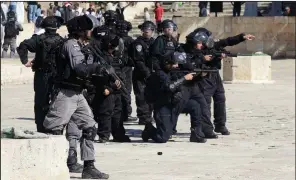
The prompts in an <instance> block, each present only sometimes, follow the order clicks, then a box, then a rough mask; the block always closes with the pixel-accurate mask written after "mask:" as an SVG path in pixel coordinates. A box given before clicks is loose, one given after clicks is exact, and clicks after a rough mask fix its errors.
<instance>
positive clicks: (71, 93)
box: [43, 15, 109, 179]
mask: <svg viewBox="0 0 296 180" xmlns="http://www.w3.org/2000/svg"><path fill="white" fill-rule="evenodd" d="M67 29H68V32H69V39H68V40H67V41H66V42H65V43H64V45H63V47H62V49H61V57H62V59H61V60H60V61H58V62H57V74H58V75H57V82H56V84H55V86H56V87H57V94H56V96H55V97H54V99H53V101H52V103H51V105H50V108H49V112H48V113H47V115H46V117H45V121H44V123H43V125H44V127H45V129H46V130H47V131H48V132H49V133H51V134H54V135H62V133H63V128H64V127H65V126H66V125H67V124H68V123H69V121H71V122H74V123H75V124H76V125H77V126H78V128H79V129H81V130H82V137H81V142H80V143H81V144H80V147H81V160H82V161H84V168H83V172H82V179H95V178H98V179H99V178H101V179H108V178H109V175H107V174H104V173H102V172H100V171H99V170H97V169H96V168H95V166H94V161H95V151H94V145H93V141H94V138H95V136H96V131H97V128H96V126H95V125H96V122H95V121H94V119H93V114H92V111H91V109H90V107H89V105H88V104H87V101H86V99H85V98H84V96H83V94H82V90H83V89H84V88H85V80H84V79H86V78H87V77H89V76H91V75H92V74H96V73H99V74H100V73H101V69H100V66H99V65H98V64H86V63H85V56H84V55H83V53H82V52H81V47H82V46H83V42H84V41H85V40H86V39H87V36H88V35H87V33H88V30H91V29H92V21H91V19H89V18H88V17H87V16H85V15H84V16H78V17H74V18H73V19H71V20H69V21H68V22H67Z"/></svg>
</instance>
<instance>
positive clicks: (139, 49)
mask: <svg viewBox="0 0 296 180" xmlns="http://www.w3.org/2000/svg"><path fill="white" fill-rule="evenodd" d="M142 48H143V47H142V45H140V44H138V45H137V46H136V50H137V51H138V52H141V51H142Z"/></svg>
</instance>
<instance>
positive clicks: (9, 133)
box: [1, 127, 49, 139]
mask: <svg viewBox="0 0 296 180" xmlns="http://www.w3.org/2000/svg"><path fill="white" fill-rule="evenodd" d="M1 138H9V139H45V138H49V136H48V135H47V134H44V133H39V132H34V131H29V130H23V129H16V128H14V127H9V128H5V129H2V130H1Z"/></svg>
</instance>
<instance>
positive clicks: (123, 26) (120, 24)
mask: <svg viewBox="0 0 296 180" xmlns="http://www.w3.org/2000/svg"><path fill="white" fill-rule="evenodd" d="M132 28H133V27H132V24H131V23H130V22H128V21H125V20H119V21H117V22H116V29H117V31H118V32H119V33H128V32H129V31H130V30H131V29H132Z"/></svg>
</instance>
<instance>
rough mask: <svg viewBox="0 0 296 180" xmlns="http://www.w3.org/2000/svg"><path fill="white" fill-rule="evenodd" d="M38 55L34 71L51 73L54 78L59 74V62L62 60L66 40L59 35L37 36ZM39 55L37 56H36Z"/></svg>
mask: <svg viewBox="0 0 296 180" xmlns="http://www.w3.org/2000/svg"><path fill="white" fill-rule="evenodd" d="M37 38H38V40H37V41H38V42H39V44H38V49H37V51H36V52H40V53H38V57H37V56H36V58H35V59H38V61H37V62H34V64H33V69H42V70H43V71H45V72H51V73H52V74H53V76H55V75H56V74H57V61H58V60H59V59H60V56H61V55H60V52H61V49H62V46H63V44H64V42H65V40H64V38H62V37H61V36H59V35H57V34H56V35H45V34H42V35H40V36H37ZM36 55H37V54H36Z"/></svg>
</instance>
